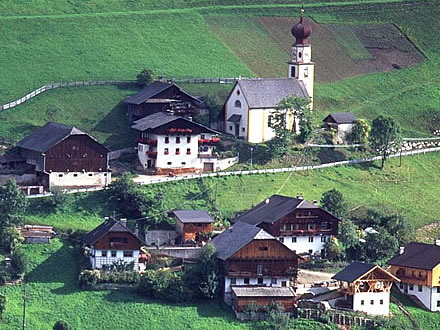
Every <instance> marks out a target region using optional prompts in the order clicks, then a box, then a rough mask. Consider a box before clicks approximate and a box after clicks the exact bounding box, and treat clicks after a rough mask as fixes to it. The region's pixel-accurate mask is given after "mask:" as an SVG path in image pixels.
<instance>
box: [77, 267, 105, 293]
mask: <svg viewBox="0 0 440 330" xmlns="http://www.w3.org/2000/svg"><path fill="white" fill-rule="evenodd" d="M100 278H101V272H100V271H99V270H97V269H95V270H88V269H86V270H83V271H82V272H81V273H80V274H79V285H80V287H81V288H82V289H87V288H93V287H95V286H96V284H97V283H98V281H99V280H100Z"/></svg>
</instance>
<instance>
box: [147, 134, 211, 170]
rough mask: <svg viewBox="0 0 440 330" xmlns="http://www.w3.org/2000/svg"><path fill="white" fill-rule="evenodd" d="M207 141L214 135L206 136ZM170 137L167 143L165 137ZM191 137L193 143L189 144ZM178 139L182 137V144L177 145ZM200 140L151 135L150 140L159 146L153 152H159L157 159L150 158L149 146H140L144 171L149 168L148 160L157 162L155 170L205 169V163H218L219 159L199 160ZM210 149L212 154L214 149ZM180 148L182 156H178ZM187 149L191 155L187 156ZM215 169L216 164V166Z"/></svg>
mask: <svg viewBox="0 0 440 330" xmlns="http://www.w3.org/2000/svg"><path fill="white" fill-rule="evenodd" d="M204 135H205V139H210V138H212V134H204ZM166 136H168V139H169V143H165V137H166ZM188 136H190V137H191V141H190V142H189V143H188V142H187V137H188ZM176 137H180V143H176ZM199 138H200V135H196V134H191V135H174V134H173V135H156V134H150V135H149V139H151V140H157V146H156V147H153V149H152V150H153V151H154V152H157V157H156V159H154V158H149V157H148V155H147V151H149V145H146V144H142V143H139V144H138V158H139V161H140V163H141V164H142V166H143V168H144V169H147V168H148V160H149V159H151V160H152V161H154V162H155V166H154V167H155V168H169V169H174V168H195V169H200V170H201V169H203V163H205V162H214V163H215V162H216V161H217V157H211V158H199V157H198V154H199ZM208 147H209V152H210V153H212V150H213V147H212V146H208ZM177 148H179V150H180V154H179V155H177V154H176V149H177ZM165 149H168V154H167V155H166V154H165ZM187 149H190V154H187ZM214 168H215V164H214Z"/></svg>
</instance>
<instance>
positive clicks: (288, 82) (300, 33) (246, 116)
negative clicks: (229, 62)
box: [224, 10, 315, 143]
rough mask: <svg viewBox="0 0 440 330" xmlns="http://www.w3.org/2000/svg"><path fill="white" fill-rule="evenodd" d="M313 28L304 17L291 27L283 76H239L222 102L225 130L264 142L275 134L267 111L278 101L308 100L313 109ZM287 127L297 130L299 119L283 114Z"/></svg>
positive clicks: (273, 108) (302, 12)
mask: <svg viewBox="0 0 440 330" xmlns="http://www.w3.org/2000/svg"><path fill="white" fill-rule="evenodd" d="M311 33H312V28H311V26H310V25H309V24H307V22H306V20H305V18H304V11H303V10H302V11H301V18H300V20H299V22H298V23H297V24H295V25H294V26H293V27H292V35H293V36H294V37H295V43H294V44H293V45H292V51H291V59H290V61H289V62H288V70H287V71H288V72H287V77H286V78H261V79H239V80H238V81H237V82H236V83H235V85H234V87H233V88H232V91H231V92H230V94H229V96H228V98H227V99H226V102H225V105H224V114H225V117H224V131H225V132H226V133H228V134H231V135H234V136H236V137H237V138H242V139H245V140H246V141H248V142H250V143H264V142H266V141H269V140H270V139H272V138H273V137H275V132H274V130H273V129H272V128H271V127H270V126H271V125H270V114H271V113H273V112H274V111H276V110H275V108H276V106H277V105H278V103H279V102H280V101H281V100H283V99H285V98H287V97H291V96H298V97H303V98H306V99H308V100H310V103H309V108H310V109H312V108H313V88H314V78H315V64H314V63H313V62H312V46H311V45H310V43H309V41H308V39H307V38H308V37H309V36H310V35H311ZM286 117H287V118H286V125H287V128H288V129H290V130H292V132H295V133H296V132H299V127H298V118H296V117H295V116H294V115H293V113H287V114H286Z"/></svg>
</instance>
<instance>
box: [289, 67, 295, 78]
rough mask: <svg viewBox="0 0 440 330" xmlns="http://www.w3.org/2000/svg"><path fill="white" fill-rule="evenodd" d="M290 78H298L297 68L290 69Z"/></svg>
mask: <svg viewBox="0 0 440 330" xmlns="http://www.w3.org/2000/svg"><path fill="white" fill-rule="evenodd" d="M290 76H291V77H292V78H295V77H296V68H295V67H294V66H291V67H290Z"/></svg>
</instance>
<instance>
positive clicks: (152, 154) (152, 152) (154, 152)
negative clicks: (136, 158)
mask: <svg viewBox="0 0 440 330" xmlns="http://www.w3.org/2000/svg"><path fill="white" fill-rule="evenodd" d="M147 156H148V157H150V158H157V151H147Z"/></svg>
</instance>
